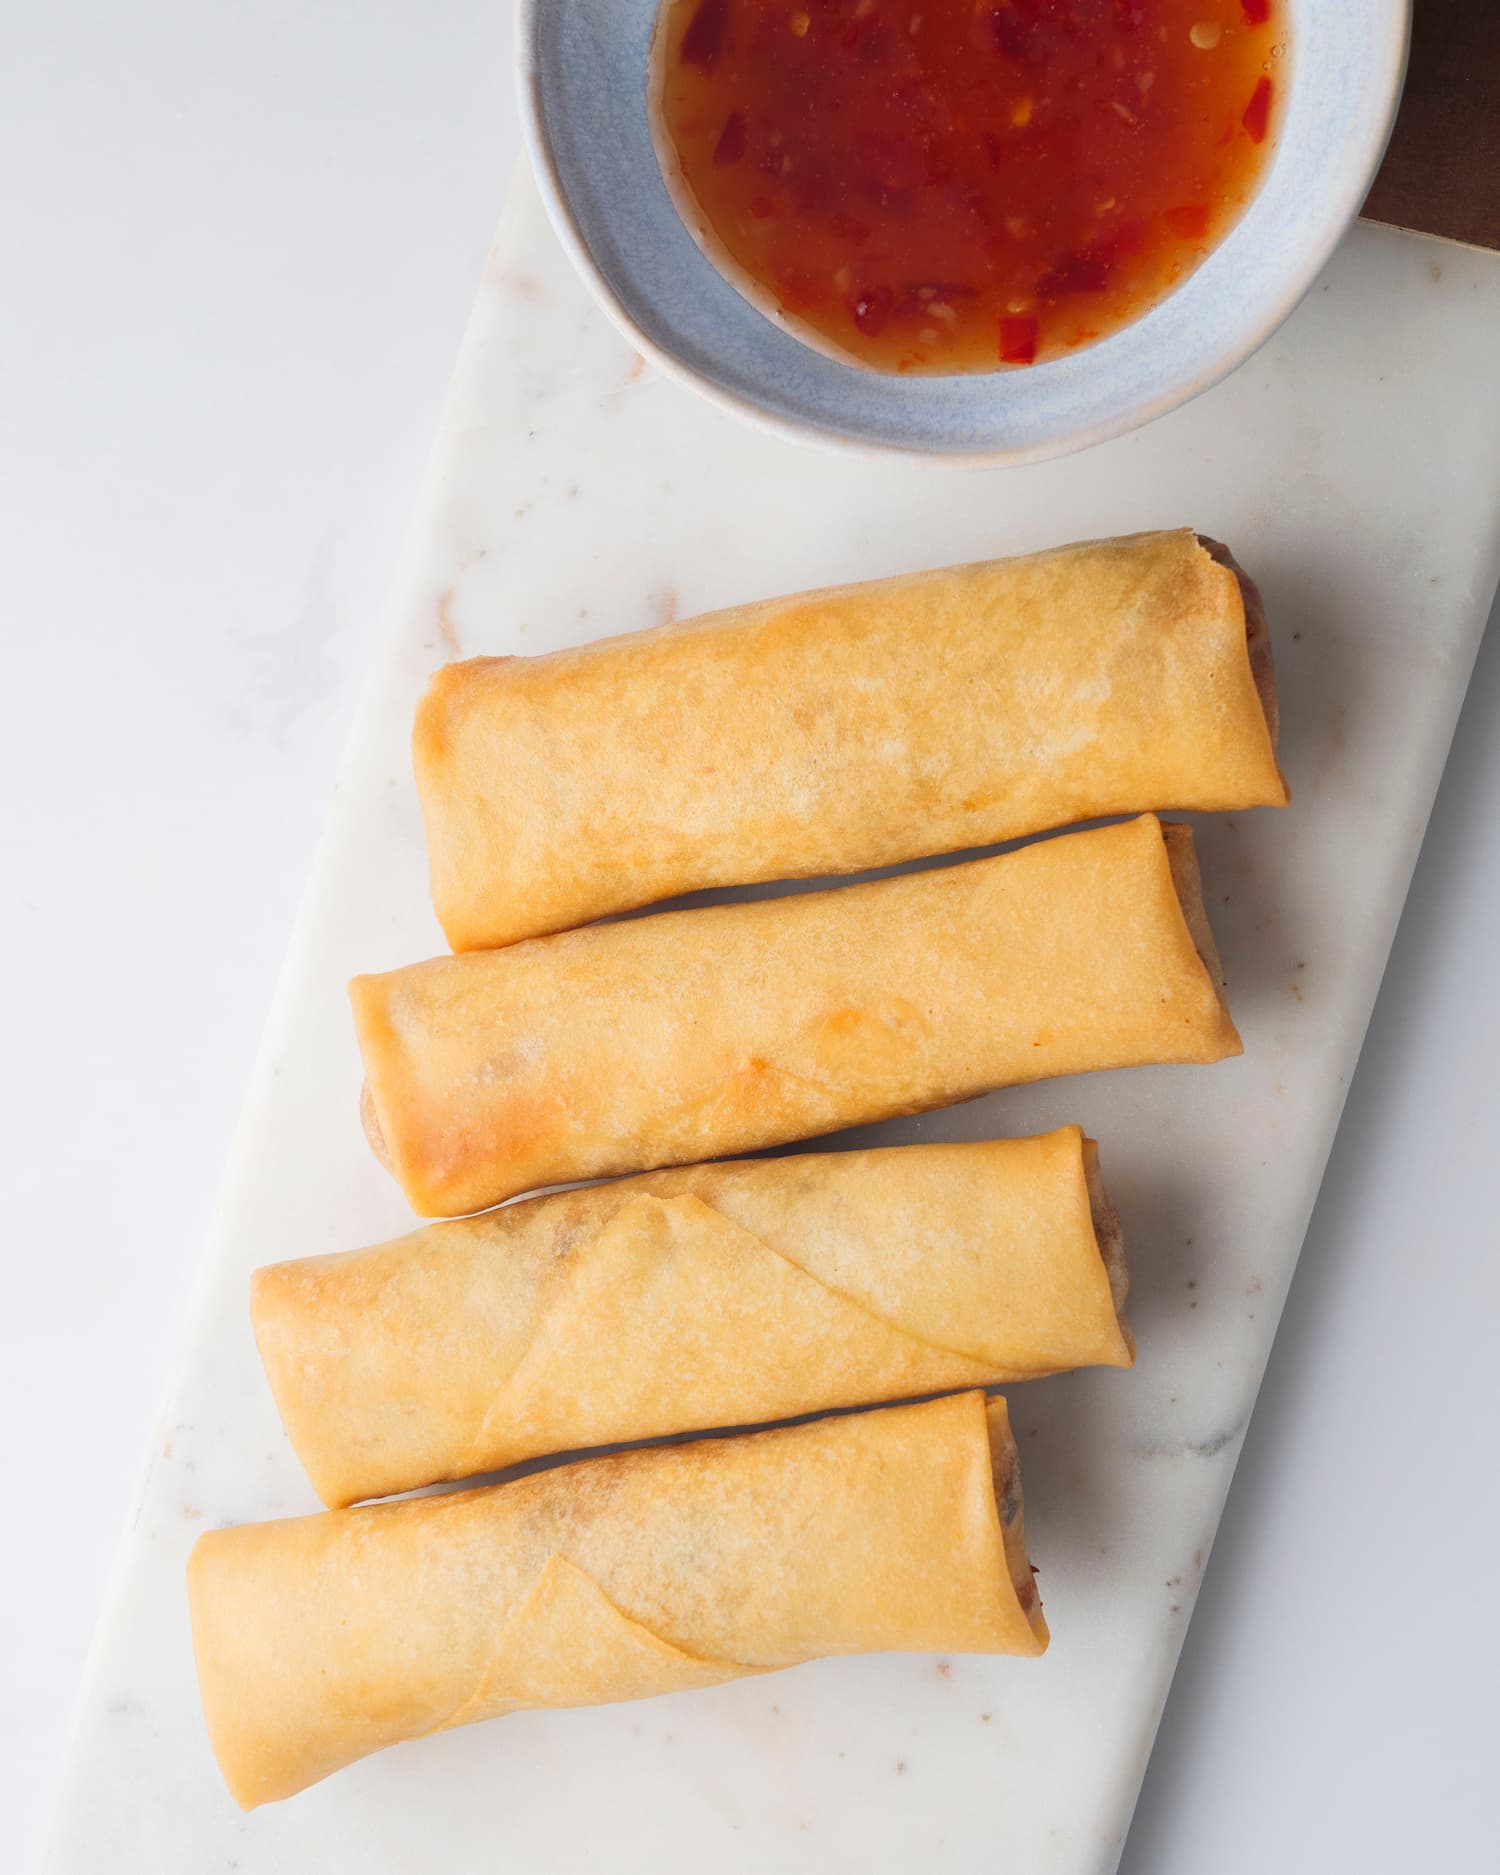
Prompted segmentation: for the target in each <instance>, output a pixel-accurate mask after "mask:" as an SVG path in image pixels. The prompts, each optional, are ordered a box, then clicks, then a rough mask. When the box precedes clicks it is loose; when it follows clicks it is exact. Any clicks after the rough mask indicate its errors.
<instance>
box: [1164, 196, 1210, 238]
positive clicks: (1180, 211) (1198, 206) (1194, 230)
mask: <svg viewBox="0 0 1500 1875" xmlns="http://www.w3.org/2000/svg"><path fill="white" fill-rule="evenodd" d="M1162 219H1163V220H1164V221H1165V222H1166V224H1167V226H1168V227H1169V228H1170V229H1171V230H1172V232H1173V234H1176V235H1180V236H1181V237H1182V239H1183V240H1184V241H1201V240H1202V239H1203V237H1204V235H1206V234H1207V233H1208V204H1207V203H1206V202H1193V203H1190V204H1187V205H1185V206H1184V207H1182V208H1169V209H1168V210H1167V212H1166V214H1165V215H1164V216H1163V217H1162Z"/></svg>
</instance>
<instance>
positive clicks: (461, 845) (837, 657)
mask: <svg viewBox="0 0 1500 1875" xmlns="http://www.w3.org/2000/svg"><path fill="white" fill-rule="evenodd" d="M1275 699H1276V690H1275V678H1274V675H1273V672H1272V668H1271V658H1270V640H1269V636H1268V634H1267V632H1266V630H1265V617H1264V613H1263V611H1262V610H1261V607H1260V601H1259V595H1258V594H1257V593H1256V591H1255V588H1254V586H1253V585H1252V584H1251V582H1250V581H1249V580H1248V579H1246V578H1245V577H1244V575H1243V574H1242V573H1241V572H1240V569H1239V568H1238V567H1236V566H1235V565H1234V563H1233V561H1232V560H1231V559H1230V557H1229V555H1228V553H1227V552H1226V551H1225V549H1223V548H1221V547H1219V546H1218V545H1217V544H1216V543H1214V542H1206V543H1204V542H1200V541H1199V539H1198V538H1197V537H1196V536H1195V535H1194V534H1193V533H1192V532H1191V530H1190V529H1187V528H1179V529H1177V530H1175V531H1174V532H1170V533H1159V534H1137V535H1133V536H1131V537H1130V538H1128V539H1125V540H1103V541H1090V542H1087V543H1085V544H1083V545H1081V546H1074V547H1061V548H1057V549H1054V550H1053V551H1052V552H1049V553H1037V554H1030V555H1027V556H1026V557H1024V558H1021V559H1013V560H993V561H989V562H986V563H983V564H980V565H975V566H960V567H952V568H948V569H946V570H943V571H939V572H931V573H918V574H913V575H910V576H908V577H904V578H899V579H885V580H878V581H875V582H873V583H872V584H869V585H860V586H842V587H837V588H834V589H832V590H829V591H826V592H814V593H803V594H800V595H797V596H795V597H792V598H787V599H773V600H768V601H766V602H764V603H762V604H759V605H744V606H736V607H734V608H733V609H732V610H730V611H726V612H716V613H713V614H711V615H709V616H708V617H705V618H695V619H685V620H683V621H681V622H680V623H677V624H673V625H666V626H662V627H661V628H659V629H658V630H655V631H648V632H640V633H636V634H635V635H633V636H631V637H625V638H612V639H606V640H604V641H603V642H602V643H599V644H594V645H587V646H584V647H582V648H580V649H578V650H570V651H559V652H554V653H552V654H550V655H549V656H546V657H534V658H476V659H473V660H471V661H470V662H467V663H462V664H452V665H449V666H448V667H447V669H445V670H441V671H439V672H438V673H437V675H436V676H435V677H434V678H433V680H432V685H431V688H430V689H429V690H428V693H427V696H426V698H425V700H424V701H423V703H422V705H421V708H420V709H419V711H418V713H417V722H416V732H415V737H414V742H413V749H414V758H415V762H416V775H417V787H418V791H419V793H420V795H421V799H422V810H423V814H424V816H425V819H426V823H427V841H428V850H429V855H430V860H431V873H432V893H433V899H434V902H435V904H436V906H437V913H438V917H439V918H440V919H441V921H442V925H443V929H444V930H445V931H446V933H447V935H448V941H449V943H450V944H452V946H453V948H454V949H455V950H459V951H463V950H477V949H482V948H487V947H491V946H495V945H500V944H510V943H513V942H515V941H516V940H517V939H518V938H526V937H535V936H538V935H540V934H542V933H544V932H549V931H560V930H566V929H569V928H571V927H573V926H575V925H580V924H586V923H587V922H588V921H589V920H590V919H594V918H598V917H601V916H602V915H604V914H605V913H607V912H616V911H623V910H627V909H629V908H630V907H632V906H638V905H646V904H651V903H653V902H654V901H656V900H659V899H663V898H668V897H671V896H672V895H673V894H675V893H679V892H689V891H694V890H696V889H698V888H700V887H704V886H715V885H734V884H743V883H745V882H747V881H753V880H758V879H783V878H785V879H801V878H811V877H814V876H816V875H819V874H823V873H839V872H856V871H861V870H865V869H868V868H871V867H876V866H885V865H891V864H895V863H896V862H898V861H901V860H907V859H913V858H916V857H918V856H919V855H923V854H930V853H947V852H955V851H957V850H958V849H959V848H961V847H966V846H982V845H987V844H990V843H992V842H996V841H1000V840H1010V839H1014V838H1016V837H1018V836H1020V835H1022V834H1030V833H1040V832H1043V831H1045V830H1048V829H1050V828H1054V827H1062V826H1066V825H1068V824H1069V823H1070V822H1073V821H1079V820H1091V819H1097V818H1103V817H1104V816H1106V815H1110V814H1133V813H1139V812H1142V811H1144V810H1146V809H1148V808H1172V807H1175V808H1243V807H1255V806H1258V805H1262V804H1271V805H1277V806H1279V805H1281V804H1282V803H1284V802H1285V800H1286V799H1287V790H1286V784H1285V782H1284V781H1283V779H1282V776H1281V772H1280V770H1279V769H1278V767H1277V764H1276V737H1275V722H1276V709H1275Z"/></svg>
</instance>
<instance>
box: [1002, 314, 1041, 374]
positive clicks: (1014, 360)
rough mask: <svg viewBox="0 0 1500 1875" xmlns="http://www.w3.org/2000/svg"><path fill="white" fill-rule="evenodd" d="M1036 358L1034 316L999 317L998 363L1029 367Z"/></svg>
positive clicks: (1006, 315) (1013, 315) (1004, 315)
mask: <svg viewBox="0 0 1500 1875" xmlns="http://www.w3.org/2000/svg"><path fill="white" fill-rule="evenodd" d="M1035 357H1036V314H1035V313H1002V314H1001V315H1000V362H1001V363H1002V364H1006V365H1029V364H1030V363H1031V362H1032V361H1033V360H1034V359H1035Z"/></svg>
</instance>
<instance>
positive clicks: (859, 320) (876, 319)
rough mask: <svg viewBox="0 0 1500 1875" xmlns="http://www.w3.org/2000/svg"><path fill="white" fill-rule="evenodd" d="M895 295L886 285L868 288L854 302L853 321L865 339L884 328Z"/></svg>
mask: <svg viewBox="0 0 1500 1875" xmlns="http://www.w3.org/2000/svg"><path fill="white" fill-rule="evenodd" d="M894 300H895V295H894V294H893V293H892V292H891V289H890V288H889V287H888V286H877V287H872V288H868V289H867V290H866V291H865V292H863V293H861V294H860V295H859V296H858V298H857V299H856V300H855V302H854V323H855V324H856V325H857V326H858V327H859V329H860V331H861V332H863V333H864V335H865V337H866V338H867V339H872V338H874V337H875V336H876V334H877V333H880V332H883V331H884V330H885V322H886V320H887V319H889V318H890V316H891V307H892V305H893V303H894Z"/></svg>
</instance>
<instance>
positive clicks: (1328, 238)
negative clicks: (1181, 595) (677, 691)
mask: <svg viewBox="0 0 1500 1875" xmlns="http://www.w3.org/2000/svg"><path fill="white" fill-rule="evenodd" d="M547 5H548V0H516V84H517V95H518V101H519V104H520V120H521V140H522V142H523V144H524V146H525V149H526V154H527V157H528V159H529V161H530V163H531V169H532V174H533V176H534V177H535V178H536V180H537V183H538V185H539V188H540V191H541V196H542V205H543V207H544V208H545V210H546V213H547V218H548V220H549V221H550V222H551V224H552V227H553V229H554V231H555V232H556V234H557V236H558V238H559V240H560V241H561V242H562V245H563V248H564V250H565V251H566V253H567V255H568V258H569V259H570V260H571V261H572V263H573V265H574V267H575V268H576V269H577V271H578V272H579V274H580V275H581V276H582V277H583V279H584V280H585V282H586V283H587V284H588V286H589V288H590V290H591V291H592V293H593V295H594V297H595V299H596V300H597V301H598V303H599V305H600V306H601V307H602V309H603V310H604V312H605V314H606V315H607V316H608V318H609V320H610V322H611V323H612V324H613V325H614V326H615V327H616V329H617V330H618V331H619V332H620V333H621V334H622V335H623V336H624V337H625V338H626V339H628V340H629V342H630V343H631V344H632V345H633V346H634V347H635V349H636V350H637V351H638V352H640V354H641V355H642V356H643V357H644V358H646V359H648V360H649V361H650V362H651V363H652V364H654V365H655V366H656V367H657V368H658V370H660V371H661V372H663V373H664V375H665V376H667V377H669V378H671V379H672V380H674V381H675V382H676V383H678V384H681V385H684V386H685V387H686V388H687V389H688V390H691V391H694V392H696V393H697V395H698V396H700V397H702V398H704V399H705V400H706V401H707V402H708V403H710V404H712V405H713V406H714V407H715V408H716V409H718V410H722V411H724V412H725V413H726V414H727V415H729V416H732V417H734V418H736V419H737V420H738V421H740V422H742V423H748V424H749V425H750V426H751V427H752V428H754V429H757V430H760V431H761V432H763V433H764V434H767V435H771V436H775V437H777V438H779V439H780V440H781V441H783V442H793V443H800V444H802V445H803V446H805V447H815V448H822V449H825V450H830V451H833V452H836V453H839V454H844V455H851V456H860V457H864V458H866V459H875V460H878V461H889V460H891V459H895V460H897V461H908V462H910V461H918V462H929V463H932V464H935V465H940V466H944V467H950V468H1019V467H1022V466H1024V465H1026V464H1028V463H1037V462H1049V461H1055V460H1057V459H1058V458H1060V457H1063V456H1069V455H1073V454H1076V453H1077V452H1078V451H1080V450H1084V449H1091V448H1092V447H1093V446H1094V445H1095V444H1096V443H1107V442H1109V441H1111V440H1112V439H1113V438H1115V437H1117V436H1125V435H1128V434H1129V433H1130V432H1131V431H1133V430H1138V429H1141V428H1143V427H1144V426H1145V425H1146V424H1148V423H1153V422H1155V420H1156V419H1157V418H1158V417H1164V416H1166V415H1167V414H1168V413H1169V412H1171V411H1173V410H1177V409H1180V408H1181V406H1182V405H1184V404H1187V403H1191V402H1192V400H1193V399H1194V398H1195V397H1199V396H1201V395H1202V394H1203V392H1205V391H1208V390H1211V389H1212V388H1213V387H1214V385H1216V384H1219V383H1221V382H1222V381H1223V380H1224V379H1225V378H1227V377H1228V376H1229V375H1230V373H1231V372H1234V371H1237V370H1238V369H1239V367H1240V366H1241V365H1242V364H1244V363H1245V361H1246V360H1247V359H1248V358H1251V357H1253V356H1254V354H1255V353H1256V352H1257V351H1259V350H1260V348H1261V346H1262V345H1264V344H1265V343H1266V342H1267V340H1268V339H1270V338H1271V337H1272V336H1273V335H1274V334H1275V333H1276V332H1277V331H1278V330H1279V328H1280V327H1281V326H1282V325H1284V324H1285V322H1286V321H1287V320H1288V319H1289V318H1290V317H1291V315H1292V314H1293V313H1294V312H1295V311H1296V309H1297V307H1298V306H1299V305H1300V304H1301V303H1302V301H1303V299H1305V298H1306V296H1307V294H1308V293H1309V292H1310V291H1311V289H1312V287H1313V286H1314V285H1315V284H1316V282H1317V279H1318V276H1319V275H1320V274H1321V273H1322V271H1323V269H1324V268H1325V267H1326V266H1327V264H1328V262H1329V260H1330V259H1331V258H1332V255H1333V253H1334V250H1335V249H1336V248H1337V247H1338V245H1339V243H1340V242H1341V241H1342V240H1343V238H1344V236H1345V235H1346V234H1347V233H1348V231H1349V229H1350V228H1351V227H1352V226H1353V225H1354V223H1355V221H1356V220H1357V219H1358V217H1359V211H1360V208H1361V207H1362V205H1363V203H1364V200H1365V197H1366V196H1367V195H1368V194H1369V191H1370V186H1371V184H1372V183H1373V182H1374V180H1375V174H1376V171H1377V170H1378V169H1379V168H1380V164H1381V160H1382V158H1383V157H1384V155H1385V152H1386V147H1387V145H1388V144H1389V142H1390V139H1391V132H1392V130H1393V129H1394V128H1395V122H1396V111H1397V108H1398V106H1399V104H1400V102H1401V92H1402V88H1403V87H1404V85H1405V83H1406V68H1407V61H1408V58H1409V56H1410V51H1411V19H1412V0H1400V5H1401V22H1400V34H1399V44H1398V47H1397V49H1396V52H1397V55H1396V57H1395V58H1394V59H1393V60H1392V61H1391V64H1390V67H1389V70H1388V71H1387V73H1386V81H1385V88H1384V91H1383V93H1382V94H1381V96H1380V100H1379V102H1380V109H1379V111H1378V112H1372V114H1371V116H1370V120H1369V121H1370V126H1371V134H1370V135H1369V136H1368V139H1367V145H1366V149H1365V153H1364V159H1363V161H1362V162H1361V163H1360V164H1359V165H1358V166H1357V168H1356V169H1355V170H1354V171H1353V172H1352V177H1351V180H1350V181H1349V182H1348V183H1346V185H1345V187H1344V189H1343V190H1342V191H1341V193H1340V194H1339V196H1338V197H1337V198H1336V201H1335V203H1334V204H1333V208H1334V210H1335V211H1336V212H1333V213H1330V215H1329V218H1328V224H1327V232H1326V233H1325V235H1324V237H1323V239H1322V240H1321V241H1319V242H1317V243H1315V244H1314V245H1313V246H1312V247H1310V248H1309V250H1308V253H1307V254H1306V256H1305V257H1304V259H1303V261H1302V264H1301V265H1300V267H1299V268H1298V269H1297V271H1296V272H1295V273H1294V274H1293V275H1292V276H1291V277H1290V278H1289V279H1288V281H1287V283H1286V286H1285V287H1284V288H1283V290H1282V292H1281V293H1280V295H1278V297H1277V298H1276V299H1275V300H1274V301H1273V302H1272V303H1271V304H1270V305H1269V306H1268V307H1267V308H1266V310H1265V311H1264V312H1263V314H1262V316H1261V318H1260V319H1259V320H1258V321H1257V323H1256V324H1255V325H1254V326H1253V327H1252V328H1251V329H1250V330H1249V331H1247V332H1246V333H1245V334H1244V336H1243V337H1242V338H1241V339H1239V340H1238V341H1236V342H1235V343H1234V344H1233V345H1231V346H1229V347H1228V348H1227V349H1226V350H1225V351H1224V352H1223V353H1222V354H1221V355H1220V356H1219V357H1217V358H1215V359H1214V360H1213V361H1212V363H1211V364H1208V365H1206V366H1205V367H1204V368H1203V369H1202V370H1200V371H1198V372H1197V373H1195V374H1194V375H1193V376H1192V377H1189V378H1187V379H1184V380H1183V381H1182V382H1181V383H1177V384H1173V385H1171V386H1170V387H1169V388H1167V389H1166V390H1164V391H1162V392H1160V393H1159V394H1158V395H1157V396H1155V397H1154V398H1151V399H1149V400H1148V401H1146V402H1145V403H1143V404H1141V405H1140V406H1138V407H1137V408H1136V409H1134V410H1131V411H1129V412H1124V413H1120V414H1117V415H1112V416H1109V417H1106V418H1103V419H1101V420H1100V421H1098V422H1096V423H1093V424H1091V425H1087V426H1085V427H1083V428H1081V429H1079V430H1077V431H1074V432H1071V433H1070V434H1069V435H1068V436H1067V437H1065V438H1061V439H1057V438H1047V439H1046V440H1044V441H1041V442H1036V443H1029V444H1017V445H1009V446H1005V447H999V448H978V449H971V448H963V449H953V450H946V449H940V448H934V447H932V446H931V445H929V444H926V443H916V442H913V443H900V442H888V441H882V440H878V439H875V438H872V437H867V436H853V435H850V434H848V433H847V432H846V431H843V430H840V429H838V428H836V427H834V426H832V425H829V424H823V423H817V422H814V421H812V420H810V419H803V418H796V417H789V416H783V415H779V414H777V413H776V412H774V411H770V410H767V409H766V408H764V406H762V405H760V404H757V403H755V402H754V401H752V400H751V399H750V398H748V397H742V396H740V395H739V394H738V393H737V392H735V391H732V390H728V389H726V387H725V386H724V385H722V384H720V383H718V382H717V381H716V380H715V379H714V378H712V377H710V376H708V375H707V374H706V373H704V372H702V371H699V370H697V369H696V368H695V367H693V366H692V365H689V364H686V363H684V361H683V360H682V359H681V358H679V357H677V356H676V354H675V353H673V352H672V351H670V350H669V349H668V348H667V347H665V346H662V345H659V344H657V342H656V341H655V340H654V339H652V338H651V337H649V336H648V335H647V334H646V333H645V332H643V331H642V329H641V327H640V326H639V324H638V323H637V322H636V320H635V318H634V317H633V316H632V314H631V313H630V311H629V310H628V308H627V307H626V306H625V305H624V303H623V302H622V301H621V299H620V297H619V295H618V294H617V293H616V292H615V290H614V288H613V286H612V285H611V284H610V282H609V280H608V279H607V278H606V276H605V275H604V273H603V271H602V270H601V269H600V267H599V266H598V264H597V263H596V261H595V259H594V256H593V252H592V249H591V248H590V246H589V243H588V241H587V239H586V238H585V236H584V233H583V230H582V229H581V228H580V226H579V224H578V221H577V218H576V216H575V214H574V212H573V207H572V203H571V201H570V199H569V195H568V191H567V188H566V186H565V184H564V182H563V179H562V176H561V174H560V173H559V170H558V167H557V164H556V161H555V159H554V157H553V153H552V145H551V140H550V138H549V137H548V135H547V131H546V128H545V123H546V113H545V109H544V106H543V100H542V77H541V68H540V63H539V61H538V59H537V57H536V43H537V39H536V21H537V19H538V18H539V16H540V14H541V12H542V10H543V9H544V8H545V7H546V6H547ZM642 108H644V99H643V106H642ZM1272 162H1273V165H1274V162H1275V158H1274V157H1273V158H1272ZM704 265H705V266H711V265H712V263H711V262H710V261H708V260H706V259H705V261H704ZM1145 316H1146V317H1149V316H1150V315H1149V314H1147V315H1145Z"/></svg>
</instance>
